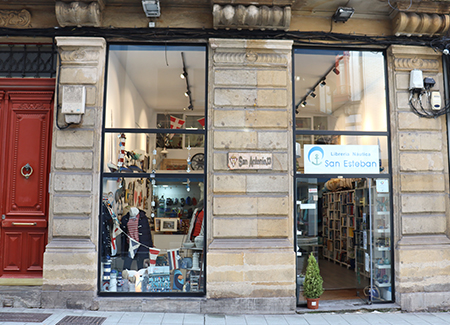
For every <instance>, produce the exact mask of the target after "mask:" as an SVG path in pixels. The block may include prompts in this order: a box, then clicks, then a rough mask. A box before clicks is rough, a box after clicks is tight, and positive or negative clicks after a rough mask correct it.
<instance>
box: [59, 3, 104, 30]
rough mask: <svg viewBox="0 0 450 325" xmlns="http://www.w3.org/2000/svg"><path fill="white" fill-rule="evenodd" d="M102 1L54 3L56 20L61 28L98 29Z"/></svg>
mask: <svg viewBox="0 0 450 325" xmlns="http://www.w3.org/2000/svg"><path fill="white" fill-rule="evenodd" d="M103 7H104V5H103V1H91V2H85V1H73V2H66V1H56V5H55V12H56V19H57V20H58V23H59V25H60V26H61V27H66V26H77V27H83V26H84V27H87V26H93V27H100V25H101V21H102V17H101V11H102V8H103Z"/></svg>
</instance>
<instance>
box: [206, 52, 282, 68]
mask: <svg viewBox="0 0 450 325" xmlns="http://www.w3.org/2000/svg"><path fill="white" fill-rule="evenodd" d="M213 60H214V62H215V63H216V64H228V65H235V64H236V65H264V64H270V65H281V66H286V65H287V63H288V58H287V55H285V54H278V53H258V52H256V51H254V50H247V51H246V52H215V53H214V55H213Z"/></svg>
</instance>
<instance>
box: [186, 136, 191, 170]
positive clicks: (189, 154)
mask: <svg viewBox="0 0 450 325" xmlns="http://www.w3.org/2000/svg"><path fill="white" fill-rule="evenodd" d="M187 150H188V157H187V159H186V160H187V169H186V172H188V173H190V172H191V138H188V147H187Z"/></svg>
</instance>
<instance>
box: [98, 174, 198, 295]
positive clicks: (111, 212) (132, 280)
mask: <svg viewBox="0 0 450 325" xmlns="http://www.w3.org/2000/svg"><path fill="white" fill-rule="evenodd" d="M203 193H204V186H203V179H202V178H192V179H189V178H180V179H161V178H158V177H155V178H152V179H150V178H131V177H126V178H125V177H120V178H110V177H109V178H108V177H105V178H103V208H102V219H101V227H102V234H101V241H100V243H101V277H102V286H101V291H102V292H139V293H146V292H190V293H195V292H203V291H204V271H205V269H204V254H203V251H204V227H205V226H204V221H203V216H204V214H203V208H204V203H203V202H204V196H203Z"/></svg>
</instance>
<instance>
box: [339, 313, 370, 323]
mask: <svg viewBox="0 0 450 325" xmlns="http://www.w3.org/2000/svg"><path fill="white" fill-rule="evenodd" d="M341 316H342V318H343V319H345V320H346V321H347V322H348V323H349V324H358V325H368V324H370V323H369V322H367V321H366V320H365V319H364V318H363V317H361V315H360V314H351V313H347V314H343V315H341Z"/></svg>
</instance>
